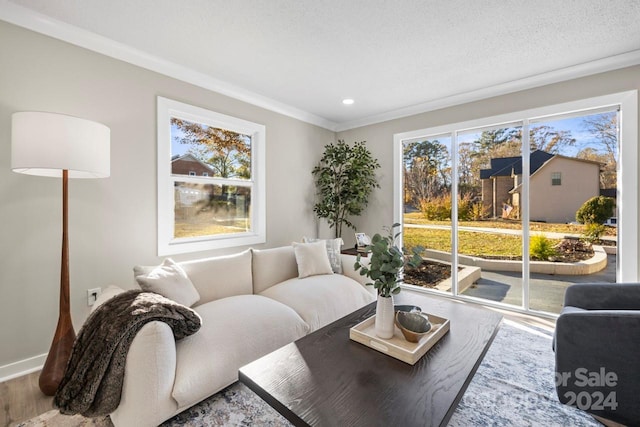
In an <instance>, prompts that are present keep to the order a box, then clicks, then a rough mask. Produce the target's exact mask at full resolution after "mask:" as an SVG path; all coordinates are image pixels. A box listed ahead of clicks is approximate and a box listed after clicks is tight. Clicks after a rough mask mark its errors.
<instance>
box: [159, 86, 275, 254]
mask: <svg viewBox="0 0 640 427" xmlns="http://www.w3.org/2000/svg"><path fill="white" fill-rule="evenodd" d="M157 109H158V111H157V116H158V256H166V255H174V254H182V253H189V252H198V251H207V250H215V249H223V248H230V247H238V246H248V245H254V244H260V243H264V242H266V194H265V193H266V191H265V189H266V182H265V181H266V173H265V162H266V156H265V155H266V128H265V126H264V125H261V124H257V123H253V122H250V121H247V120H242V119H239V118H236V117H231V116H227V115H224V114H220V113H216V112H214V111H211V110H207V109H205V108H200V107H195V106H193V105H189V104H185V103H182V102H178V101H174V100H171V99H167V98H163V97H160V96H159V97H158V103H157ZM172 117H177V118H181V119H184V120H188V121H191V122H195V123H202V124H206V125H208V126H213V127H217V128H222V129H228V130H231V131H233V132H237V133H241V134H244V135H251V179H250V180H249V181H245V180H243V181H242V185H243V186H248V187H250V188H251V230H250V231H248V232H241V233H232V234H221V235H212V236H200V237H194V238H177V239H176V238H174V237H173V234H174V227H175V224H174V222H175V214H174V182H175V181H187V182H196V183H202V184H207V183H211V182H210V180H211V177H197V176H196V177H193V176H185V175H179V176H178V175H175V176H174V175H172V174H171V118H172ZM225 181H229V184H230V185H237V184H239V182H238V181H237V180H236V181H234V180H230V179H226V180H225Z"/></svg>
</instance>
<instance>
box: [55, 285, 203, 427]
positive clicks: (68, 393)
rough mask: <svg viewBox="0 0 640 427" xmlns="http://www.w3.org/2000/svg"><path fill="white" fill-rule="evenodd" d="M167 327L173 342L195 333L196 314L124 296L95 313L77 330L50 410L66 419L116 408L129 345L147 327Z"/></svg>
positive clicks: (154, 299) (157, 299) (157, 298)
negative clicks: (151, 324)
mask: <svg viewBox="0 0 640 427" xmlns="http://www.w3.org/2000/svg"><path fill="white" fill-rule="evenodd" d="M152 321H160V322H164V323H167V324H168V325H169V326H170V327H171V329H172V330H173V335H174V336H175V338H176V340H179V339H181V338H184V337H186V336H189V335H192V334H194V333H195V332H197V331H198V329H200V325H201V324H202V319H201V318H200V316H199V315H198V313H196V312H195V311H193V310H191V309H190V308H188V307H185V306H183V305H180V304H178V303H177V302H174V301H172V300H170V299H167V298H165V297H163V296H161V295H158V294H154V293H151V292H143V291H140V290H132V291H126V292H123V293H121V294H118V295H116V296H115V297H113V298H111V299H109V300H107V301H106V302H105V303H104V304H102V305H101V306H100V307H98V308H97V309H96V310H95V311H94V312H93V313H92V314H91V315H90V316H89V318H88V319H87V321H86V322H85V324H84V325H83V326H82V329H80V332H79V333H78V336H77V338H76V340H75V342H74V344H73V350H72V352H71V357H70V359H69V362H68V363H67V369H66V371H65V374H64V377H63V378H62V381H61V383H60V385H59V386H58V390H57V391H56V395H55V398H54V401H53V403H54V406H55V407H57V408H58V409H60V412H61V413H63V414H67V415H72V414H78V413H79V414H82V415H84V416H86V417H97V416H101V415H107V414H110V413H111V412H113V411H115V409H116V408H117V407H118V405H119V404H120V397H121V393H122V384H123V380H124V368H125V361H126V358H127V353H128V351H129V347H130V345H131V342H132V341H133V339H134V338H135V336H136V334H137V333H138V331H139V330H140V329H141V328H142V327H143V326H144V325H145V324H147V323H148V322H152Z"/></svg>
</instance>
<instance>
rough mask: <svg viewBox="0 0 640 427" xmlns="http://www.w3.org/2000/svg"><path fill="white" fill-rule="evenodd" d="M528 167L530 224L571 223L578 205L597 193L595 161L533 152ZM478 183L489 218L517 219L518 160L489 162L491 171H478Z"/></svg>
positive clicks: (520, 186) (520, 189) (500, 159)
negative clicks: (541, 222)
mask: <svg viewBox="0 0 640 427" xmlns="http://www.w3.org/2000/svg"><path fill="white" fill-rule="evenodd" d="M529 165H530V179H529V200H530V205H529V217H530V219H531V221H543V222H555V223H566V222H571V221H575V218H576V211H577V210H578V209H579V208H580V206H582V204H583V203H584V202H586V201H587V200H588V199H590V198H591V197H595V196H598V195H599V194H600V169H601V167H602V165H601V164H600V163H598V162H594V161H591V160H583V159H577V158H574V157H566V156H562V155H559V154H551V153H547V152H545V151H541V150H536V151H534V152H533V153H531V155H530V158H529ZM480 180H481V182H482V203H483V208H484V209H485V211H487V212H488V213H489V214H490V215H491V216H493V217H500V216H508V215H509V214H511V216H512V217H515V218H520V192H521V191H522V157H520V156H518V157H503V158H496V159H491V168H490V169H482V170H481V171H480Z"/></svg>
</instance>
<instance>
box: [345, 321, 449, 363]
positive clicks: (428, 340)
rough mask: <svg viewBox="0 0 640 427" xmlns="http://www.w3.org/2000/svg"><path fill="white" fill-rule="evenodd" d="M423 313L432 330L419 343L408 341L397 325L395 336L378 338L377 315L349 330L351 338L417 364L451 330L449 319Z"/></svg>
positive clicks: (406, 361) (404, 360)
mask: <svg viewBox="0 0 640 427" xmlns="http://www.w3.org/2000/svg"><path fill="white" fill-rule="evenodd" d="M423 314H425V315H426V316H427V317H428V318H429V322H431V331H429V333H428V334H427V335H425V336H423V337H422V338H420V341H419V342H417V343H413V342H409V341H407V340H406V339H405V338H404V335H402V332H401V331H400V329H398V327H397V326H395V325H394V328H395V331H394V333H393V337H391V338H390V339H388V340H385V339H382V338H378V337H377V336H376V332H375V320H376V316H375V315H373V316H371V317H369V318H368V319H367V320H365V321H363V322H360V323H358V324H357V325H355V326H354V327H352V328H351V329H350V330H349V338H350V339H352V340H353V341H356V342H359V343H360V344H364V345H366V346H367V347H371V348H372V349H374V350H378V351H379V352H381V353H384V354H387V355H389V356H391V357H395V358H396V359H398V360H402V361H403V362H405V363H408V364H410V365H415V363H416V362H417V361H418V360H420V358H421V357H422V356H424V355H425V353H426V352H427V351H429V349H430V348H431V347H433V346H434V345H435V344H436V343H437V342H438V340H439V339H440V338H442V337H443V336H444V335H445V334H446V333H447V332H448V331H449V319H445V318H444V317H439V316H436V315H435V314H429V313H423Z"/></svg>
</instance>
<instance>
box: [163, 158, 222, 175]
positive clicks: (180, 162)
mask: <svg viewBox="0 0 640 427" xmlns="http://www.w3.org/2000/svg"><path fill="white" fill-rule="evenodd" d="M171 173H172V174H173V175H188V176H213V174H214V172H213V169H212V168H211V166H209V165H208V164H206V163H205V162H203V161H201V160H198V159H197V158H196V157H195V156H194V155H193V154H184V155H182V156H180V157H176V158H175V159H173V160H171Z"/></svg>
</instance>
